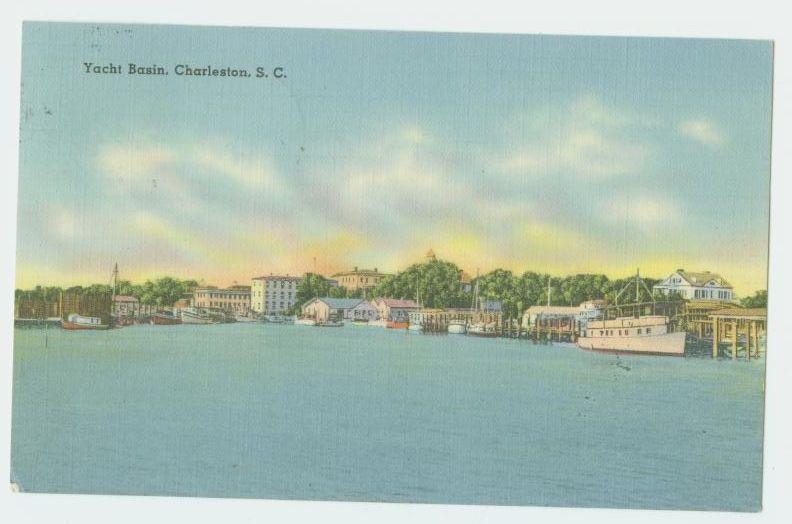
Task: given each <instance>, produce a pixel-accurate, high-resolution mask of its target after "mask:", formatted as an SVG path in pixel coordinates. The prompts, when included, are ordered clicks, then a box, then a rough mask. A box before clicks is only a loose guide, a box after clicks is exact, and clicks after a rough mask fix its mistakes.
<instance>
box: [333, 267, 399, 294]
mask: <svg viewBox="0 0 792 524" xmlns="http://www.w3.org/2000/svg"><path fill="white" fill-rule="evenodd" d="M386 276H388V275H386V274H385V273H380V272H379V271H377V268H374V269H373V270H371V269H358V268H357V267H355V269H353V270H352V271H346V272H344V273H336V274H335V275H333V276H332V278H334V279H336V280H337V281H338V284H339V285H340V286H343V287H345V288H347V289H348V290H350V291H357V290H358V289H371V288H373V287H375V286H376V285H377V284H379V283H380V282H382V279H383V278H385V277H386Z"/></svg>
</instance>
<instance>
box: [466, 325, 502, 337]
mask: <svg viewBox="0 0 792 524" xmlns="http://www.w3.org/2000/svg"><path fill="white" fill-rule="evenodd" d="M467 334H468V335H469V336H471V337H485V338H495V337H497V336H498V332H497V331H495V325H494V324H484V323H482V322H479V323H476V324H473V325H471V326H470V327H469V328H468V329H467Z"/></svg>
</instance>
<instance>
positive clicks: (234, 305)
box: [193, 286, 250, 316]
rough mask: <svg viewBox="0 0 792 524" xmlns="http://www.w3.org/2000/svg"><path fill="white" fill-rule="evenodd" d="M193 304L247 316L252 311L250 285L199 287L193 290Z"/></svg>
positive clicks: (198, 306)
mask: <svg viewBox="0 0 792 524" xmlns="http://www.w3.org/2000/svg"><path fill="white" fill-rule="evenodd" d="M193 305H194V306H195V307H197V308H215V309H222V310H224V311H229V312H233V313H234V314H235V315H240V316H247V315H248V314H249V313H250V286H231V287H229V288H226V289H218V288H217V287H215V286H206V287H202V288H198V289H196V290H195V291H194V292H193Z"/></svg>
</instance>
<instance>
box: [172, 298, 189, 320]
mask: <svg viewBox="0 0 792 524" xmlns="http://www.w3.org/2000/svg"><path fill="white" fill-rule="evenodd" d="M192 306H193V294H192V293H189V294H187V295H184V296H182V297H181V298H180V299H179V300H177V301H176V302H174V303H173V314H174V315H177V316H179V315H181V312H182V310H183V309H187V308H188V307H192Z"/></svg>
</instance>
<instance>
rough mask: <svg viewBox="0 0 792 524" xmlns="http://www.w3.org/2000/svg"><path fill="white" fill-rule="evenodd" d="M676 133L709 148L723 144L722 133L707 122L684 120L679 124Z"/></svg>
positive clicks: (702, 120)
mask: <svg viewBox="0 0 792 524" xmlns="http://www.w3.org/2000/svg"><path fill="white" fill-rule="evenodd" d="M678 131H679V132H680V133H681V134H682V135H683V136H685V137H687V138H690V139H691V140H695V141H696V142H699V143H701V144H704V145H706V146H710V147H717V146H719V145H721V144H722V143H723V142H724V137H723V133H722V132H721V131H720V129H719V128H718V126H716V125H715V124H714V123H713V122H710V121H709V120H704V119H699V120H686V121H684V122H682V123H680V124H679V127H678Z"/></svg>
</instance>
